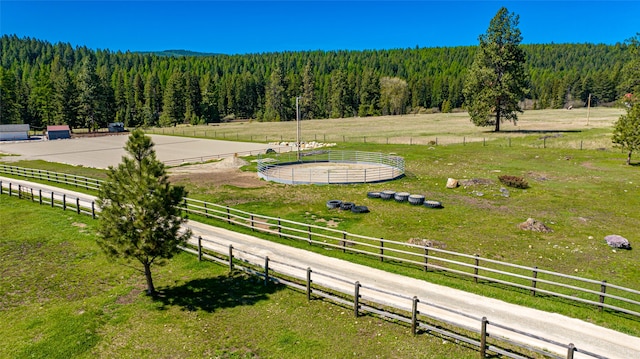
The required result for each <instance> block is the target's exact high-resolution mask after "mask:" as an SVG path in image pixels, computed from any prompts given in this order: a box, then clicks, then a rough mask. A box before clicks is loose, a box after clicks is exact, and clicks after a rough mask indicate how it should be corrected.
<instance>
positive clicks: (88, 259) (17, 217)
mask: <svg viewBox="0 0 640 359" xmlns="http://www.w3.org/2000/svg"><path fill="white" fill-rule="evenodd" d="M0 218H3V220H2V231H0V256H1V258H2V261H0V270H1V271H2V276H1V277H0V338H2V340H0V357H2V358H348V357H353V358H375V357H378V358H452V357H455V358H476V357H477V355H478V354H477V351H475V350H472V349H468V348H466V347H464V346H460V345H457V344H455V343H453V342H451V341H448V340H446V339H443V338H440V337H436V336H432V335H418V336H415V337H414V336H412V335H411V334H410V328H408V327H406V326H404V325H400V324H396V323H392V322H387V321H384V320H381V319H378V318H374V317H369V316H364V317H359V318H354V317H353V313H352V310H351V309H350V308H343V307H340V306H337V305H334V304H330V303H327V302H324V301H321V300H312V301H310V302H309V301H307V300H306V296H305V295H304V293H300V292H297V291H294V290H291V289H287V288H284V287H280V286H273V285H271V286H267V287H265V286H264V285H263V282H262V281H261V280H259V279H257V278H254V277H250V276H246V275H243V274H240V273H233V274H230V273H228V270H227V268H226V267H223V266H219V265H216V264H212V263H205V262H202V263H200V262H198V261H197V258H196V257H195V256H192V255H189V254H180V255H178V256H177V257H175V258H174V259H172V260H170V261H169V262H168V264H167V265H166V266H164V267H156V268H155V271H154V274H155V281H156V285H157V287H158V289H159V290H160V291H161V293H162V295H161V296H160V297H159V298H158V299H152V298H150V297H147V296H146V295H145V294H144V293H143V290H144V288H145V283H144V276H143V275H142V273H140V272H139V266H137V265H136V263H130V264H124V263H122V262H114V261H113V260H110V259H108V258H107V257H105V255H104V254H103V253H102V252H101V251H100V249H99V248H98V247H97V245H96V244H95V242H94V233H95V225H96V222H95V221H94V220H92V219H91V218H89V217H87V216H79V215H76V214H73V213H70V212H63V211H62V210H60V209H52V208H49V207H46V206H39V205H38V204H36V203H30V202H28V201H25V200H19V199H16V198H15V197H13V198H9V197H7V196H6V195H3V196H1V197H0ZM8 218H10V219H11V220H6V219H8Z"/></svg>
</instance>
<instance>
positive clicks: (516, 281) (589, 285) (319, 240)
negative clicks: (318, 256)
mask: <svg viewBox="0 0 640 359" xmlns="http://www.w3.org/2000/svg"><path fill="white" fill-rule="evenodd" d="M10 167H12V166H4V165H2V166H0V172H4V173H9V172H11V173H15V174H17V173H20V176H24V177H29V176H30V175H31V176H33V177H34V178H42V172H40V171H39V170H31V169H28V168H20V167H18V168H10ZM29 171H33V172H32V173H30V172H29ZM54 174H55V172H52V173H49V174H48V176H49V177H51V178H54V177H55V176H54ZM58 177H60V176H58ZM74 177H76V176H71V175H69V177H67V178H69V181H70V183H69V184H73V185H76V186H78V187H82V186H83V183H84V182H83V181H84V177H82V178H81V179H80V180H78V179H76V178H74ZM96 181H99V180H96ZM100 182H101V181H100ZM85 188H90V187H85ZM182 209H183V210H184V211H185V212H187V213H192V214H196V215H201V216H205V217H208V218H213V219H217V220H221V221H224V222H226V223H228V224H234V225H240V226H244V227H247V228H250V229H251V230H254V231H261V232H264V233H269V234H272V235H278V236H280V237H284V238H289V239H294V240H299V241H305V242H308V243H309V244H310V245H314V244H315V245H319V246H322V247H323V248H331V249H337V250H341V251H343V252H347V251H348V252H350V253H355V254H364V255H368V256H374V257H376V258H379V260H380V261H390V262H401V263H406V264H410V265H412V266H414V267H416V268H420V269H422V270H425V271H426V270H434V271H445V272H449V273H454V274H456V275H459V276H461V277H469V278H471V279H473V280H474V282H476V283H500V284H503V285H508V286H511V287H515V288H519V289H524V290H527V291H528V292H529V293H530V295H532V296H539V295H551V296H556V297H560V298H563V299H567V300H571V301H574V302H579V303H583V304H587V305H592V306H595V307H597V308H598V309H599V310H604V309H605V308H606V309H607V310H613V311H618V312H621V313H626V314H628V315H632V316H634V317H636V318H640V291H639V290H636V289H631V288H627V287H623V286H619V285H615V284H611V283H608V282H607V281H604V280H603V281H597V280H593V279H587V278H582V277H577V276H572V275H567V274H563V273H557V272H553V271H548V270H544V269H540V268H538V267H529V266H522V265H517V264H513V263H508V262H502V261H497V260H492V259H488V258H482V257H480V256H478V255H469V254H464V253H457V252H453V251H447V250H443V249H439V248H434V247H427V246H421V245H415V244H410V243H406V242H398V241H393V240H388V239H382V238H373V237H368V236H362V235H358V234H354V233H349V232H346V231H341V230H337V229H332V228H327V227H321V226H317V225H313V224H307V223H300V222H295V221H290V220H286V219H281V218H276V217H270V216H265V215H260V214H255V213H250V212H246V211H241V210H238V209H234V208H231V207H229V206H222V205H218V204H214V203H210V202H205V201H200V200H195V199H190V198H186V197H185V198H184V202H183V205H182ZM576 292H577V293H576Z"/></svg>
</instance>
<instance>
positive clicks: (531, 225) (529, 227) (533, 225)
mask: <svg viewBox="0 0 640 359" xmlns="http://www.w3.org/2000/svg"><path fill="white" fill-rule="evenodd" d="M518 227H520V229H522V230H525V231H534V232H543V233H548V232H553V229H551V228H549V227H547V226H546V225H545V224H544V223H542V222H540V221H538V220H535V219H533V218H528V219H527V220H526V221H524V222H522V223H520V224H519V225H518Z"/></svg>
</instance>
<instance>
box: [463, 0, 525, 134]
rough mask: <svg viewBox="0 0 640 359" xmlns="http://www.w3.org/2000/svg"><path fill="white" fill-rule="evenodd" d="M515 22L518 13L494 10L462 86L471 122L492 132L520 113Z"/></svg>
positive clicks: (520, 64) (521, 79) (521, 76)
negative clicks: (492, 127) (491, 128)
mask: <svg viewBox="0 0 640 359" xmlns="http://www.w3.org/2000/svg"><path fill="white" fill-rule="evenodd" d="M518 21H519V17H518V15H515V14H512V13H509V11H508V10H507V9H506V8H504V7H503V8H501V9H500V10H498V13H497V14H496V16H495V17H494V18H493V19H491V22H490V24H489V28H488V29H487V32H486V34H483V35H480V37H479V40H480V46H479V47H478V49H477V51H476V55H475V59H474V61H473V65H472V66H471V69H470V70H469V73H468V74H467V79H466V83H465V87H464V96H465V100H466V105H467V109H468V111H469V115H470V116H471V122H473V123H474V124H475V125H476V126H485V127H486V126H495V131H496V132H498V131H500V123H501V122H503V121H505V120H510V121H513V122H514V123H516V122H517V120H518V116H517V112H522V110H521V109H520V106H519V105H518V102H519V101H520V100H522V99H523V98H524V96H525V95H526V93H527V88H526V84H527V77H526V73H525V68H524V62H525V55H524V51H523V50H522V49H521V48H520V47H519V44H520V42H521V41H522V36H521V35H520V30H519V29H518V27H517V26H518Z"/></svg>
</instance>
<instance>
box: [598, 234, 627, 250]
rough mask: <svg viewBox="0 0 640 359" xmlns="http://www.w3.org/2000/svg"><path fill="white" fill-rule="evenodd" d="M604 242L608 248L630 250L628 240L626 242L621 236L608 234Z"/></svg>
mask: <svg viewBox="0 0 640 359" xmlns="http://www.w3.org/2000/svg"><path fill="white" fill-rule="evenodd" d="M604 240H605V241H606V242H607V244H608V245H609V247H613V248H620V249H631V243H629V240H627V239H626V238H624V237H623V236H619V235H617V234H610V235H608V236H606V237H604Z"/></svg>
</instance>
